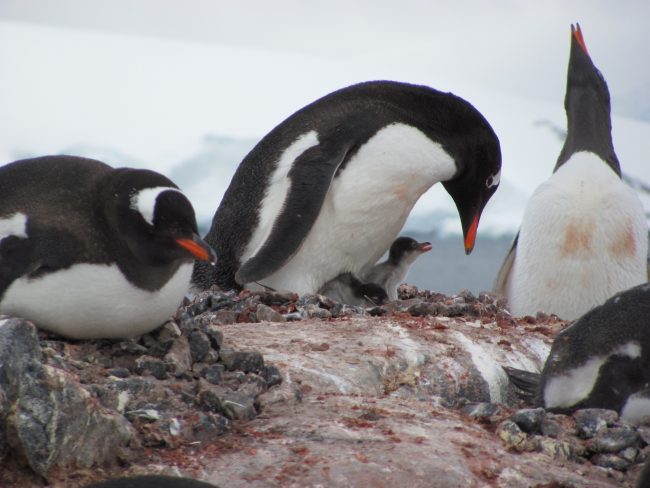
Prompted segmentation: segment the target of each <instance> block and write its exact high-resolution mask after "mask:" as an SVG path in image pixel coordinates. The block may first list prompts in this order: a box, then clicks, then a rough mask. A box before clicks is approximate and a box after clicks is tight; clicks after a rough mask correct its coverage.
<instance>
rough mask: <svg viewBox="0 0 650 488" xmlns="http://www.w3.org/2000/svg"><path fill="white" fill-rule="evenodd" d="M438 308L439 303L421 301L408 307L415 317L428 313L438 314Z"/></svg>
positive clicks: (408, 310)
mask: <svg viewBox="0 0 650 488" xmlns="http://www.w3.org/2000/svg"><path fill="white" fill-rule="evenodd" d="M438 310H439V307H438V306H437V305H434V304H432V303H427V302H420V303H414V304H413V305H411V306H410V307H409V308H408V309H407V312H408V313H410V314H411V315H413V316H414V317H424V316H426V315H436V314H437V313H438Z"/></svg>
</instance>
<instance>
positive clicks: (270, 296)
mask: <svg viewBox="0 0 650 488" xmlns="http://www.w3.org/2000/svg"><path fill="white" fill-rule="evenodd" d="M259 299H260V301H261V302H262V303H263V304H265V305H286V304H287V303H290V302H295V301H296V300H298V294H297V293H293V292H291V291H264V292H262V293H260V294H259ZM269 322H276V321H275V320H270V321H269Z"/></svg>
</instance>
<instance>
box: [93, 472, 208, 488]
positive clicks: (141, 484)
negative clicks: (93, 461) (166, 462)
mask: <svg viewBox="0 0 650 488" xmlns="http://www.w3.org/2000/svg"><path fill="white" fill-rule="evenodd" d="M86 488H218V487H217V486H216V485H211V484H210V483H206V482H204V481H197V480H193V479H190V478H177V477H175V476H163V475H141V476H131V477H127V478H115V479H112V480H107V481H99V482H97V483H92V484H90V485H88V486H86Z"/></svg>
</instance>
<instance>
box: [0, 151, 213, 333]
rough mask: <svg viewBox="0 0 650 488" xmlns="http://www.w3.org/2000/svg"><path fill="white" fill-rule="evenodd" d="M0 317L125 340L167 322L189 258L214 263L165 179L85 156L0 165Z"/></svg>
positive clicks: (185, 282)
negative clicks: (25, 319)
mask: <svg viewBox="0 0 650 488" xmlns="http://www.w3.org/2000/svg"><path fill="white" fill-rule="evenodd" d="M0 195H2V198H0V313H2V314H10V315H17V316H21V317H25V318H27V319H29V320H32V321H34V322H35V323H36V325H38V326H39V327H41V328H43V329H46V330H49V331H52V332H55V333H57V334H60V335H62V336H66V337H70V338H76V339H90V338H111V337H131V336H136V335H140V334H143V333H146V332H148V331H150V330H152V329H154V328H155V327H157V326H158V325H160V324H162V323H163V322H164V321H165V320H167V319H168V318H169V317H170V316H171V315H172V314H173V312H174V311H175V310H176V308H177V307H178V305H179V304H180V302H181V300H182V298H183V296H184V294H185V293H186V291H187V289H188V286H189V281H190V277H191V273H192V264H193V261H194V259H200V260H204V261H209V262H214V261H215V260H216V257H215V255H214V251H213V250H212V249H211V248H210V246H209V245H207V244H206V243H205V242H203V240H202V239H201V238H200V237H199V236H198V235H197V227H196V219H195V217H194V209H193V208H192V205H191V204H190V202H189V200H188V199H187V198H186V197H185V196H184V195H183V194H182V193H181V192H180V190H179V189H178V188H177V187H176V185H174V183H172V182H171V181H170V180H169V179H167V178H165V177H164V176H162V175H161V174H158V173H155V172H153V171H148V170H137V169H130V168H119V169H113V168H111V167H110V166H108V165H106V164H104V163H101V162H99V161H95V160H92V159H84V158H79V157H73V156H46V157H41V158H34V159H26V160H22V161H16V162H14V163H11V164H7V165H5V166H2V167H0Z"/></svg>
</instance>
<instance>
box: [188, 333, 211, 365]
mask: <svg viewBox="0 0 650 488" xmlns="http://www.w3.org/2000/svg"><path fill="white" fill-rule="evenodd" d="M189 343H190V355H191V357H192V362H194V363H198V362H200V361H201V360H202V359H203V358H204V357H205V355H206V354H207V353H208V351H209V350H210V338H209V337H208V335H207V334H205V333H204V332H201V331H200V330H197V329H194V330H193V331H192V332H190V336H189Z"/></svg>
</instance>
